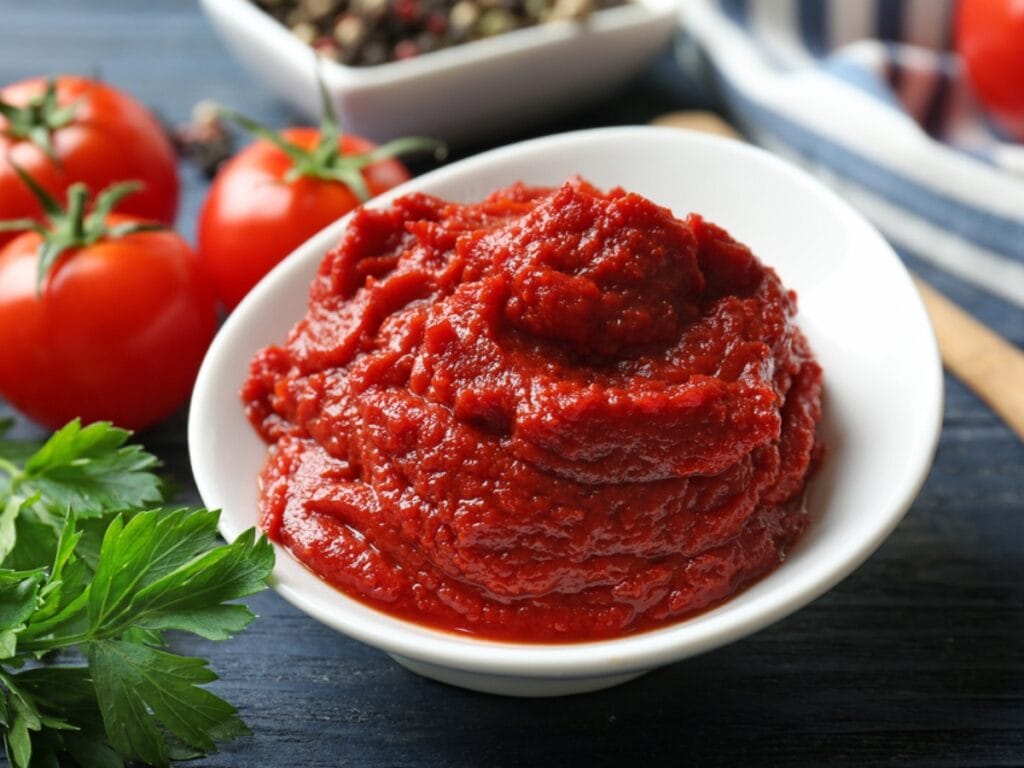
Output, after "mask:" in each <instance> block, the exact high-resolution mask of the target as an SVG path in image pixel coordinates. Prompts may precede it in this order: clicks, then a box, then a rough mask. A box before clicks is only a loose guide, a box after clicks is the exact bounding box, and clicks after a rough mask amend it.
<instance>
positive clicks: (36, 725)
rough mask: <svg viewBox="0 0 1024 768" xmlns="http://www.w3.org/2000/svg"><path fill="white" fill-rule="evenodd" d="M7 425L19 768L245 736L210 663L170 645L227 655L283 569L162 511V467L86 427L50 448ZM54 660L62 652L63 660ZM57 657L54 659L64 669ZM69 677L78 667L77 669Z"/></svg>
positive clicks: (4, 638) (7, 538)
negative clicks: (251, 602)
mask: <svg viewBox="0 0 1024 768" xmlns="http://www.w3.org/2000/svg"><path fill="white" fill-rule="evenodd" d="M10 426H11V425H10V422H9V420H7V421H5V420H0V726H2V728H3V731H4V746H5V749H6V752H7V759H8V761H9V763H10V764H11V765H12V766H14V767H15V768H34V767H35V766H51V765H52V766H56V765H66V764H68V763H69V762H71V761H73V762H74V763H77V764H78V765H80V766H87V767H88V768H93V767H95V768H108V766H109V767H110V768H114V767H115V766H116V767H117V768H122V766H124V765H125V763H126V762H139V763H145V764H149V765H154V766H166V765H169V764H170V762H171V761H172V760H180V759H187V758H192V757H198V756H200V755H203V754H206V753H208V752H211V751H214V750H215V749H216V744H217V742H220V741H225V740H229V739H232V738H235V737H237V736H239V735H241V734H244V733H246V732H247V731H246V728H245V725H244V724H243V723H242V721H241V720H240V719H239V717H238V715H237V712H236V710H235V708H234V707H233V706H231V705H230V704H229V703H227V702H226V701H224V700H223V699H220V698H219V697H217V696H216V695H214V694H213V693H211V692H210V691H209V690H207V689H206V688H204V687H202V686H203V685H204V684H206V683H209V682H211V681H213V680H215V679H216V675H215V674H214V673H213V672H212V671H211V670H210V669H209V668H208V666H207V664H206V661H205V660H203V659H198V658H190V657H185V656H179V655H177V654H175V653H172V652H171V651H169V650H167V644H166V641H165V638H164V634H163V633H164V632H165V631H166V630H180V631H185V632H191V633H193V634H196V635H199V636H201V637H204V638H207V639H209V640H225V639H227V638H228V637H230V636H231V635H233V634H234V633H236V632H239V631H240V630H242V629H244V628H245V627H246V626H247V625H248V624H249V622H250V621H252V619H253V614H252V613H251V612H250V611H249V609H248V608H246V607H245V606H244V605H242V604H240V603H237V602H233V601H236V600H238V599H239V598H244V597H248V596H250V595H253V594H255V593H256V592H259V591H260V590H262V589H263V588H264V587H265V586H266V580H267V578H268V577H269V575H270V571H271V569H272V567H273V563H274V554H273V550H272V548H271V546H270V544H269V543H268V542H267V541H266V539H265V538H263V537H259V538H257V536H256V534H255V531H253V530H249V531H246V532H245V533H243V534H242V535H241V536H239V537H238V538H237V539H236V540H235V541H234V542H232V543H231V544H226V545H225V544H222V543H220V542H219V540H218V538H217V520H218V513H217V512H210V511H207V510H203V509H163V508H160V507H158V506H157V505H160V504H161V503H162V502H163V500H164V499H163V496H164V493H163V488H162V484H161V481H160V478H159V477H158V476H157V475H156V474H155V473H154V470H155V469H156V467H157V460H156V458H155V457H153V456H152V455H150V454H148V453H146V452H145V451H143V450H142V449H141V448H140V447H139V446H136V445H130V444H128V443H127V441H128V437H129V436H130V433H128V432H126V431H124V430H120V429H116V428H114V427H112V426H111V425H110V424H107V423H96V424H90V425H88V426H84V427H83V426H82V425H81V424H80V423H79V422H77V421H75V422H72V423H70V424H68V425H67V426H66V427H64V428H63V429H61V430H59V431H58V432H56V433H55V434H54V435H53V436H52V437H51V438H50V439H49V440H47V441H46V442H45V443H44V444H42V445H33V444H30V443H27V442H22V441H16V440H8V439H5V435H6V433H7V432H8V431H9V428H10ZM54 652H57V653H54ZM54 657H56V658H54ZM69 659H70V660H71V662H72V663H68V660H69Z"/></svg>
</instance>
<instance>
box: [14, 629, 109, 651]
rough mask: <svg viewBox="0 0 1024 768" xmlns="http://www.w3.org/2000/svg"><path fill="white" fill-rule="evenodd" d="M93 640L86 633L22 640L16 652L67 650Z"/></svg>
mask: <svg viewBox="0 0 1024 768" xmlns="http://www.w3.org/2000/svg"><path fill="white" fill-rule="evenodd" d="M91 639H93V638H92V636H91V635H90V634H89V633H88V632H79V633H77V634H74V635H65V636H64V637H46V638H42V639H39V640H24V641H19V642H18V652H19V653H21V652H22V651H29V652H31V651H45V652H47V653H49V652H50V651H56V650H57V649H59V648H68V647H70V646H72V645H81V644H82V643H86V642H88V641H89V640H91Z"/></svg>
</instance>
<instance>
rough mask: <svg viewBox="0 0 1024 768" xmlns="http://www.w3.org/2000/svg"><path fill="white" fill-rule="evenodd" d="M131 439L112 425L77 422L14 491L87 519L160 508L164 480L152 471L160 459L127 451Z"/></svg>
mask: <svg viewBox="0 0 1024 768" xmlns="http://www.w3.org/2000/svg"><path fill="white" fill-rule="evenodd" d="M130 436H131V433H130V432H128V431H126V430H123V429H117V428H116V427H113V426H111V425H110V424H109V423H108V422H96V423H94V424H90V425H88V426H86V427H83V426H82V425H81V423H80V422H79V421H78V420H77V419H76V420H75V421H72V422H71V423H70V424H68V425H67V426H65V427H63V428H62V429H60V430H59V431H57V432H55V433H54V434H53V436H52V437H51V438H50V439H49V440H47V441H46V442H45V443H44V444H43V447H42V448H40V449H39V450H38V451H37V452H36V453H35V454H33V455H32V456H31V457H29V459H28V460H27V461H26V462H25V469H24V473H23V474H22V476H21V477H19V478H17V479H16V480H15V485H16V486H17V488H18V489H19V490H21V489H23V488H28V489H30V490H31V491H38V492H39V493H40V494H41V496H42V501H43V502H44V503H46V504H48V505H50V506H51V508H52V507H56V508H58V509H61V510H63V509H67V508H70V509H71V510H73V511H74V512H75V514H77V515H78V516H79V517H83V518H84V517H92V516H96V515H99V514H101V513H103V512H104V511H107V510H121V509H133V508H134V509H138V508H141V507H145V506H147V505H149V504H155V503H159V502H161V501H162V500H163V497H162V495H161V489H160V479H159V478H158V477H157V476H156V475H155V474H153V472H152V471H151V470H153V469H155V468H156V466H157V460H156V457H155V456H152V455H151V454H148V453H146V452H145V451H143V450H142V448H140V447H139V446H137V445H125V442H126V441H127V440H128V438H129V437H130Z"/></svg>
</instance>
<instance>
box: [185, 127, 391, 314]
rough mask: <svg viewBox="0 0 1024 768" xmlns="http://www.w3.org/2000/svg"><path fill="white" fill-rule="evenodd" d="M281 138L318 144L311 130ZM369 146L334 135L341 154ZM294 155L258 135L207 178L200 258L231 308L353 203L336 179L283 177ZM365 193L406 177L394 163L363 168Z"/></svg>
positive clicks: (349, 192)
mask: <svg viewBox="0 0 1024 768" xmlns="http://www.w3.org/2000/svg"><path fill="white" fill-rule="evenodd" d="M280 135H281V137H282V138H284V139H285V140H286V141H288V142H291V143H292V144H294V145H297V146H298V147H301V148H302V149H305V150H312V149H313V148H314V147H316V146H317V144H318V143H319V141H320V137H321V132H320V130H319V129H316V128H291V129H289V130H285V131H282V132H281V134H280ZM374 146H375V145H373V144H371V143H370V142H368V141H366V140H365V139H361V138H359V137H356V136H348V135H346V136H343V137H342V138H341V154H342V156H343V157H344V156H348V155H354V154H361V153H364V152H368V151H370V150H372V149H373V148H374ZM293 166H294V162H293V160H292V159H291V158H290V157H289V156H288V155H287V154H286V153H285V152H284V151H283V150H281V149H280V148H278V147H276V146H274V145H273V144H271V143H270V142H269V141H267V140H265V139H260V140H257V141H256V142H254V143H253V144H251V145H250V146H248V147H246V148H245V149H244V150H242V152H240V153H239V154H238V155H236V156H235V157H234V158H232V159H231V160H230V161H229V162H228V163H227V165H225V166H224V167H223V168H222V169H221V170H220V172H219V173H218V174H217V177H216V178H215V179H214V181H213V185H212V186H211V188H210V193H209V195H208V196H207V198H206V202H205V203H204V204H203V209H202V211H201V213H200V215H199V232H198V241H199V255H200V259H201V260H202V262H203V266H204V268H205V270H206V272H207V275H208V276H209V279H210V283H211V285H212V286H213V289H214V292H215V293H216V294H217V298H218V299H219V300H220V301H221V302H222V303H223V304H224V306H225V307H226V308H228V309H232V308H233V307H234V306H235V305H236V304H238V302H239V301H241V300H242V297H243V296H245V294H247V293H248V292H249V290H250V289H251V288H252V287H253V286H254V285H256V283H257V282H259V280H260V278H262V277H263V275H265V274H266V273H267V272H268V271H270V269H271V268H272V267H273V266H274V265H275V264H277V263H278V262H279V261H281V259H283V258H284V257H285V256H287V255H288V254H289V253H291V252H292V251H293V250H294V249H295V248H296V247H298V246H299V245H301V244H302V243H303V242H304V241H306V240H307V239H309V237H310V236H312V235H314V234H316V233H317V232H319V231H320V230H321V229H323V228H324V227H326V226H327V225H328V224H330V223H331V222H333V221H335V220H336V219H338V218H339V217H341V216H343V215H344V214H346V213H348V212H349V211H350V210H352V209H353V208H355V207H357V206H358V205H359V204H360V200H359V198H358V197H357V196H356V195H355V194H354V193H353V191H352V190H351V189H350V188H349V187H348V186H346V185H345V184H343V183H342V182H340V181H332V180H325V179H321V178H315V177H311V176H299V177H298V178H295V179H293V180H286V179H285V177H286V176H288V174H289V172H290V171H291V170H292V168H293ZM362 175H363V178H364V179H365V181H366V186H367V187H368V189H369V192H370V194H371V195H377V194H380V193H381V192H384V191H385V190H388V189H391V188H392V187H394V186H397V185H398V184H401V183H402V182H404V181H408V180H409V178H410V175H409V171H408V170H407V169H406V168H405V166H404V165H402V164H401V163H400V162H398V161H397V160H393V159H386V160H381V161H379V162H376V163H374V164H372V165H369V166H367V167H366V168H364V169H363V171H362Z"/></svg>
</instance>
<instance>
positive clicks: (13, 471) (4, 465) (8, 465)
mask: <svg viewBox="0 0 1024 768" xmlns="http://www.w3.org/2000/svg"><path fill="white" fill-rule="evenodd" d="M0 470H3V471H4V472H5V473H7V474H8V475H10V476H11V477H12V478H16V477H19V476H20V475H21V468H20V467H19V466H18V465H16V464H14V463H13V462H10V461H8V460H7V459H5V458H2V457H0Z"/></svg>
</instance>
